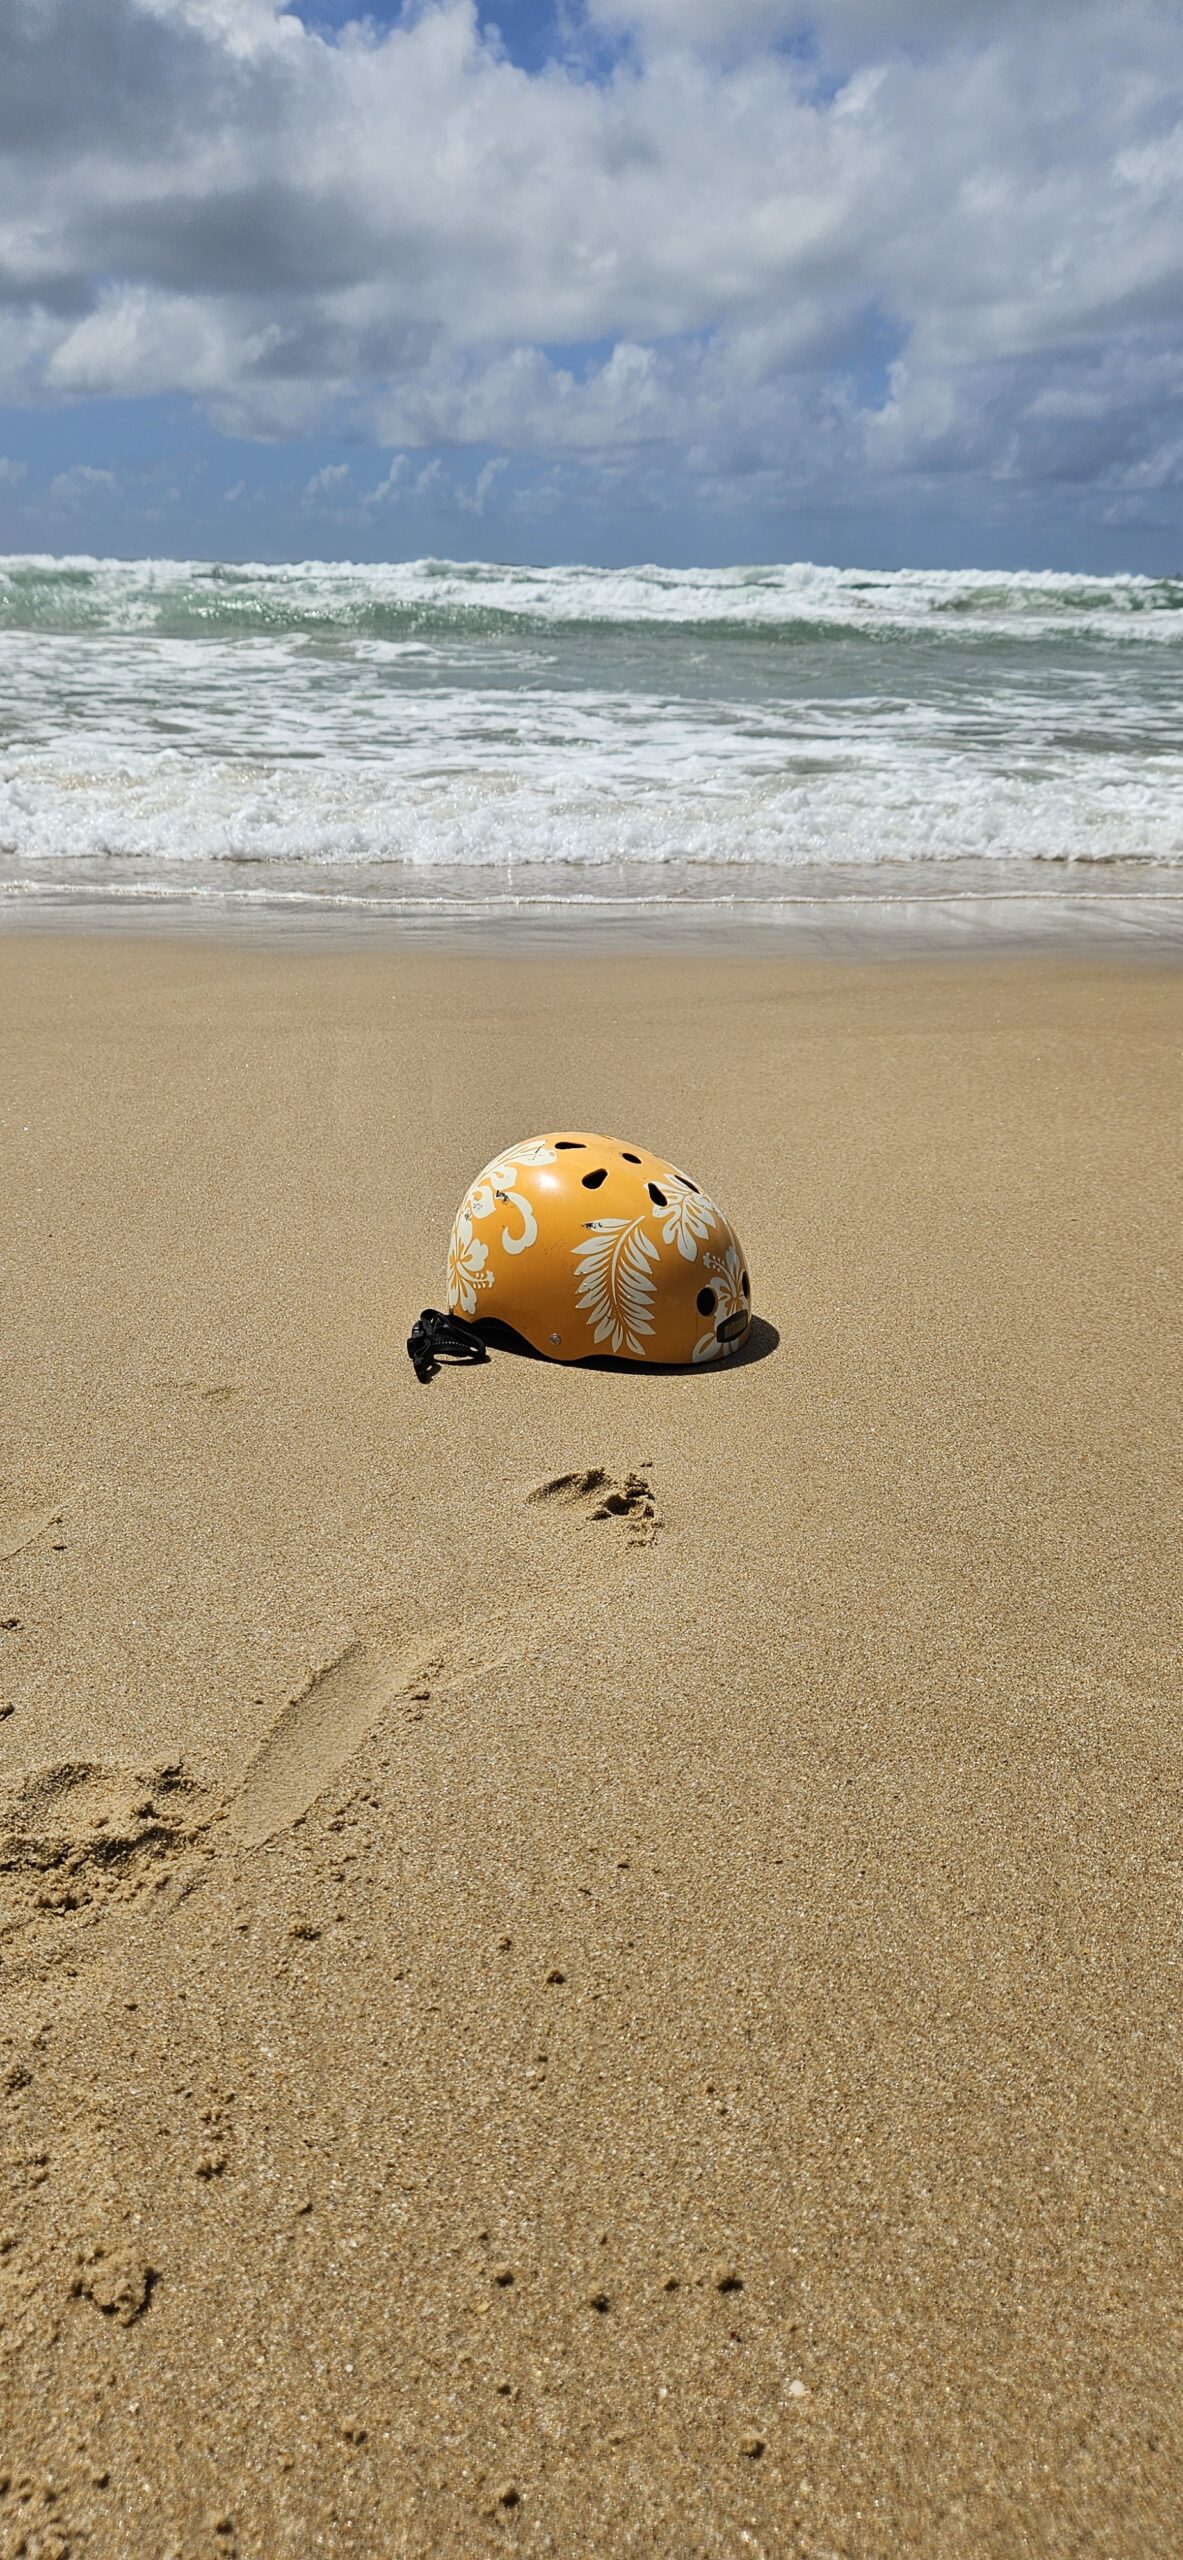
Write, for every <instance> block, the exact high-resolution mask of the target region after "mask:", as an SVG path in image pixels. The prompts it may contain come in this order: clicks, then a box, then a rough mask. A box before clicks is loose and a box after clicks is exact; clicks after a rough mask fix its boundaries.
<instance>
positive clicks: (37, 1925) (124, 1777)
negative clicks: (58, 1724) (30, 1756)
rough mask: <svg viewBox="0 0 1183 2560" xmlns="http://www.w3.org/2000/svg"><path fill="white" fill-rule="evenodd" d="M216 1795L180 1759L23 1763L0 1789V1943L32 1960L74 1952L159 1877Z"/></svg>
mask: <svg viewBox="0 0 1183 2560" xmlns="http://www.w3.org/2000/svg"><path fill="white" fill-rule="evenodd" d="M216 1811H217V1804H216V1799H215V1798H214V1797H213V1796H212V1795H211V1794H210V1792H209V1790H208V1789H207V1788H205V1787H201V1786H198V1785H197V1784H196V1782H195V1781H194V1780H193V1779H192V1778H190V1777H189V1776H188V1775H187V1773H186V1771H185V1769H184V1766H183V1764H182V1763H181V1762H180V1761H170V1762H166V1763H157V1764H156V1765H155V1766H153V1767H151V1768H147V1769H133V1768H126V1767H118V1766H112V1765H111V1764H110V1763H104V1762H98V1761H84V1760H68V1761H61V1762H58V1763H56V1764H51V1765H50V1766H47V1767H44V1768H39V1769H26V1770H24V1771H23V1772H22V1773H21V1774H20V1776H19V1777H16V1778H12V1779H9V1780H8V1782H7V1783H6V1784H5V1785H4V1786H3V1787H0V1947H3V1950H4V1955H5V1959H6V1961H9V1962H10V1961H11V1960H12V1957H13V1955H14V1954H16V1953H18V1952H19V1954H20V1956H21V1957H22V1958H26V1959H29V1960H31V1961H33V1962H36V1961H38V1960H39V1959H42V1958H49V1959H51V1960H52V1959H56V1958H57V1957H59V1956H61V1957H64V1956H66V1955H70V1956H77V1955H78V1954H79V1953H80V1951H81V1943H82V1942H81V1933H82V1932H83V1931H85V1930H88V1929H90V1928H93V1927H94V1926H95V1924H96V1923H98V1922H100V1921H101V1920H102V1919H103V1918H104V1917H105V1915H106V1913H107V1912H108V1910H109V1909H110V1908H111V1907H112V1905H114V1904H122V1903H130V1902H135V1901H138V1900H139V1899H140V1897H141V1896H142V1895H143V1894H145V1893H148V1892H151V1891H154V1890H156V1889H158V1888H159V1887H160V1886H161V1885H164V1884H166V1883H167V1882H168V1880H169V1878H170V1877H171V1876H172V1875H173V1873H174V1872H175V1870H176V1867H177V1864H178V1862H179V1860H180V1858H181V1857H182V1856H183V1855H184V1853H185V1852H186V1851H187V1850H189V1849H191V1848H192V1847H193V1846H194V1845H195V1843H197V1842H198V1841H200V1840H201V1838H202V1836H203V1834H204V1833H205V1832H206V1831H207V1830H208V1829H209V1826H210V1824H211V1822H212V1821H213V1819H214V1815H215V1813H216Z"/></svg>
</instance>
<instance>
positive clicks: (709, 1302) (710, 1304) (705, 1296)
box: [697, 1289, 715, 1316]
mask: <svg viewBox="0 0 1183 2560" xmlns="http://www.w3.org/2000/svg"><path fill="white" fill-rule="evenodd" d="M697 1305H698V1312H699V1314H700V1316H713V1314H714V1312H715V1292H714V1290H713V1289H700V1290H699V1293H698V1300H697Z"/></svg>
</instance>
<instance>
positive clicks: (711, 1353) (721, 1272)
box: [692, 1243, 748, 1362]
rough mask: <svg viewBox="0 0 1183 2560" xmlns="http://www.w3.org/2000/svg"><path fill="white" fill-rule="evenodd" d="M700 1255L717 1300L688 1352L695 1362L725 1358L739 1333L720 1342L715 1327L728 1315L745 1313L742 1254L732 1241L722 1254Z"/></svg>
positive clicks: (732, 1349)
mask: <svg viewBox="0 0 1183 2560" xmlns="http://www.w3.org/2000/svg"><path fill="white" fill-rule="evenodd" d="M702 1258H703V1264H704V1267H705V1268H706V1270H708V1271H709V1272H710V1273H711V1274H712V1276H713V1278H714V1283H715V1292H716V1297H717V1304H716V1307H715V1312H714V1317H713V1320H712V1323H711V1326H710V1330H709V1331H708V1332H707V1333H704V1334H701V1335H700V1336H699V1339H698V1341H697V1342H696V1343H695V1346H694V1352H693V1355H692V1356H693V1358H694V1360H695V1361H696V1362H697V1361H702V1360H729V1359H730V1358H731V1356H732V1353H733V1352H735V1351H738V1349H739V1344H740V1341H741V1340H742V1336H737V1337H736V1338H735V1339H734V1340H733V1341H731V1342H720V1340H719V1334H718V1327H719V1326H720V1325H721V1324H724V1323H725V1322H726V1320H727V1317H728V1316H737V1315H740V1314H741V1313H742V1314H744V1315H746V1314H747V1311H748V1301H747V1295H746V1293H745V1290H744V1285H743V1258H742V1256H741V1254H740V1250H739V1247H738V1245H737V1244H734V1243H732V1244H729V1245H728V1247H727V1251H726V1253H725V1254H719V1253H704V1255H703V1257H702Z"/></svg>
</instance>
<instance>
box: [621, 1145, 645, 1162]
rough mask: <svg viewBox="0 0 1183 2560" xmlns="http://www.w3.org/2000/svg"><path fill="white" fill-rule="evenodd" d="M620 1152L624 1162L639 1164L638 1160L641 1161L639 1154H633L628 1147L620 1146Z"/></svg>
mask: <svg viewBox="0 0 1183 2560" xmlns="http://www.w3.org/2000/svg"><path fill="white" fill-rule="evenodd" d="M620 1152H621V1154H622V1156H623V1157H624V1161H625V1163H626V1164H639V1163H640V1161H641V1159H640V1157H639V1156H634V1155H632V1154H630V1152H629V1149H628V1148H627V1147H622V1148H621V1150H620Z"/></svg>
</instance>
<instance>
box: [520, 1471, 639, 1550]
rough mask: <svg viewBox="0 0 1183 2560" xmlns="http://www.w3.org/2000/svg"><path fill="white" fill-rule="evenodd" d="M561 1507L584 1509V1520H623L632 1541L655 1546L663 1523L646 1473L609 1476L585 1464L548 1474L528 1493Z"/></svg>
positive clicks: (581, 1510) (535, 1498)
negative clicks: (568, 1472)
mask: <svg viewBox="0 0 1183 2560" xmlns="http://www.w3.org/2000/svg"><path fill="white" fill-rule="evenodd" d="M527 1500H528V1501H529V1502H544V1503H546V1504H547V1505H548V1506H550V1507H551V1508H553V1509H556V1510H560V1511H578V1512H581V1513H582V1515H583V1517H584V1519H585V1520H621V1521H623V1522H624V1523H625V1534H626V1536H627V1538H628V1540H629V1543H630V1545H632V1546H638V1547H648V1546H652V1543H653V1540H654V1538H655V1537H656V1535H657V1532H658V1530H659V1528H660V1527H661V1521H660V1519H659V1517H658V1512H657V1504H656V1502H655V1501H654V1498H653V1487H652V1485H651V1484H650V1482H649V1479H648V1477H647V1476H643V1475H627V1476H625V1477H624V1478H623V1479H622V1480H618V1479H617V1478H615V1477H614V1476H610V1475H609V1474H608V1472H607V1469H606V1468H604V1467H583V1468H580V1469H577V1470H576V1471H575V1473H574V1474H572V1475H566V1476H548V1477H547V1478H546V1481H545V1483H543V1484H537V1485H535V1487H534V1489H533V1492H532V1493H530V1494H528V1495H527Z"/></svg>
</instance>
